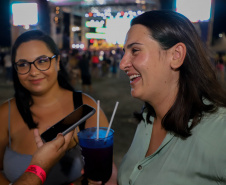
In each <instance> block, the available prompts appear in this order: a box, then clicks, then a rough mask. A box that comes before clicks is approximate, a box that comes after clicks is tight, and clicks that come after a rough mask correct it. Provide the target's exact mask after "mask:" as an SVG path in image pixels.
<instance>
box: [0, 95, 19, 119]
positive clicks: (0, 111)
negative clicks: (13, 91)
mask: <svg viewBox="0 0 226 185" xmlns="http://www.w3.org/2000/svg"><path fill="white" fill-rule="evenodd" d="M9 103H10V106H15V105H16V101H15V98H10V99H8V100H6V101H4V102H3V103H2V104H1V105H0V116H2V115H5V114H6V113H7V115H8V111H9Z"/></svg>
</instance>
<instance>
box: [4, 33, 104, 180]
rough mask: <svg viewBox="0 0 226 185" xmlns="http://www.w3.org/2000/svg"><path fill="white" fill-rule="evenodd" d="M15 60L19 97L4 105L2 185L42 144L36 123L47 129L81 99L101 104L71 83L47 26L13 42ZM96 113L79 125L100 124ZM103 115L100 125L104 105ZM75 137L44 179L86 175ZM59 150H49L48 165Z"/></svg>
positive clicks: (40, 129) (16, 175)
mask: <svg viewBox="0 0 226 185" xmlns="http://www.w3.org/2000/svg"><path fill="white" fill-rule="evenodd" d="M12 63H13V65H14V68H13V82H14V90H15V97H14V98H12V99H9V100H8V101H7V102H5V103H3V104H2V105H1V106H0V120H1V123H0V127H1V129H0V171H1V173H0V184H1V185H8V184H9V183H10V182H13V183H14V182H15V181H16V180H17V179H18V178H19V177H20V176H21V175H22V174H23V173H24V172H25V170H26V169H27V168H28V166H29V163H30V162H31V159H32V155H33V154H34V153H35V151H36V150H37V146H36V142H35V138H34V136H33V129H34V128H37V129H38V132H39V133H42V132H44V131H45V130H46V129H47V128H49V127H51V126H52V125H53V124H55V123H56V122H58V121H59V120H61V119H62V118H64V117H65V116H66V115H68V114H69V113H71V112H72V111H73V110H74V109H76V108H78V107H79V106H81V105H82V104H87V105H90V106H91V107H94V108H97V104H96V101H95V100H94V99H93V98H91V97H90V96H88V95H86V94H84V93H82V92H77V91H75V90H74V89H73V88H72V87H71V85H70V84H69V83H68V81H67V73H66V70H65V69H64V66H63V65H62V64H61V61H60V54H59V50H58V48H57V46H56V44H55V43H54V41H53V40H52V38H51V37H49V36H48V35H46V34H44V33H43V32H41V31H38V30H33V31H28V32H25V33H23V34H22V35H20V36H19V37H18V38H17V40H16V41H15V43H14V45H13V47H12ZM96 116H97V115H96V114H94V116H92V117H90V118H89V119H87V120H86V121H85V122H83V123H82V124H81V125H80V126H79V128H78V130H82V129H84V128H88V127H94V126H96V120H97V119H96ZM99 121H100V124H101V125H100V126H103V127H107V126H108V120H107V118H106V116H105V114H104V112H103V111H100V115H99ZM75 141H77V133H76V132H74V135H73V137H72V139H71V141H70V143H69V146H68V148H67V150H68V151H67V152H66V154H65V155H64V156H63V158H62V159H61V160H60V161H59V162H58V163H56V165H54V167H53V168H52V170H51V171H50V173H49V174H48V175H47V178H46V181H45V182H44V184H45V185H63V184H66V185H67V184H69V183H72V182H75V181H80V180H81V178H80V177H82V174H81V170H82V168H83V159H82V156H81V151H80V148H79V146H77V142H75ZM50 146H51V145H50ZM69 149H70V150H69ZM54 155H55V154H53V153H51V152H50V153H49V154H48V156H46V157H47V158H48V159H49V160H50V161H49V162H47V163H45V166H49V167H52V166H51V164H52V161H51V156H53V158H54ZM39 161H42V159H39ZM26 173H27V172H26ZM42 180H43V179H42ZM32 184H33V183H32ZM34 184H35V183H34Z"/></svg>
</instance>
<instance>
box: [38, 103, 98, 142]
mask: <svg viewBox="0 0 226 185" xmlns="http://www.w3.org/2000/svg"><path fill="white" fill-rule="evenodd" d="M95 112H96V109H94V108H93V107H91V106H89V105H86V104H83V105H81V106H80V107H78V108H77V109H75V110H74V111H73V112H71V113H70V114H69V115H67V116H66V117H65V118H63V119H62V120H60V121H59V122H57V123H56V124H54V125H53V126H52V127H50V128H48V129H47V130H46V131H45V132H43V133H42V134H41V138H42V140H43V141H44V142H48V141H52V140H53V139H55V138H56V136H57V134H58V133H62V134H63V135H66V134H67V133H68V132H70V131H71V130H73V129H75V127H77V126H78V125H80V124H81V123H83V122H84V121H85V120H87V119H88V118H89V117H91V116H92V115H93V114H94V113H95Z"/></svg>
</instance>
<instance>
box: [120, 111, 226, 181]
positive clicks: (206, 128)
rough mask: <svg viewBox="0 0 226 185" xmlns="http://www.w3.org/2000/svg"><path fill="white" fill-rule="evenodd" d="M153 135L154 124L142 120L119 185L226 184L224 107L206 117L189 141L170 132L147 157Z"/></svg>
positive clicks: (195, 128)
mask: <svg viewBox="0 0 226 185" xmlns="http://www.w3.org/2000/svg"><path fill="white" fill-rule="evenodd" d="M143 116H144V118H146V113H144V115H143ZM151 119H152V121H153V118H151ZM151 133H152V124H148V123H147V122H146V121H141V123H140V124H139V125H138V127H137V130H136V133H135V136H134V139H133V142H132V145H131V146H130V149H129V150H128V152H127V154H126V155H125V156H124V158H123V161H122V163H121V166H120V168H119V172H118V183H119V185H215V184H217V185H221V184H225V185H226V109H225V108H220V109H219V110H218V111H217V112H216V113H214V114H206V115H205V116H204V117H203V118H202V120H201V122H200V123H199V124H198V125H197V126H196V127H194V128H193V129H192V136H190V137H188V138H187V139H186V140H182V139H181V138H179V137H176V136H174V135H173V134H170V133H168V134H167V135H166V137H165V139H164V141H163V142H162V144H161V145H160V147H159V148H158V149H157V151H156V152H155V153H153V154H152V155H150V156H148V157H145V154H146V152H147V150H148V147H149V142H150V139H151Z"/></svg>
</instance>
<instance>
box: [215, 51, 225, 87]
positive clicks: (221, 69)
mask: <svg viewBox="0 0 226 185" xmlns="http://www.w3.org/2000/svg"><path fill="white" fill-rule="evenodd" d="M216 69H217V74H218V79H219V81H220V82H221V83H222V84H224V70H225V67H224V59H223V54H222V53H218V57H217V60H216Z"/></svg>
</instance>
